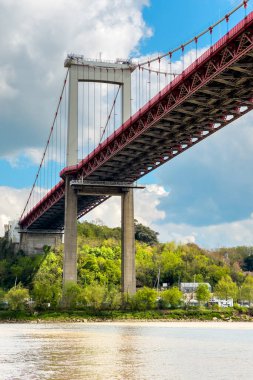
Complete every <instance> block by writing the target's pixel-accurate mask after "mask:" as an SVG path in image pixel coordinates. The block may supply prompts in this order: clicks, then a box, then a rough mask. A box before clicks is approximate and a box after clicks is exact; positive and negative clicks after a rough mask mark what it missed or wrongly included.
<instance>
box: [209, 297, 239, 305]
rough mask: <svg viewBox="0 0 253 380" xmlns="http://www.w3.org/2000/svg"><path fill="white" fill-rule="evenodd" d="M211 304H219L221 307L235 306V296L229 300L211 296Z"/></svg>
mask: <svg viewBox="0 0 253 380" xmlns="http://www.w3.org/2000/svg"><path fill="white" fill-rule="evenodd" d="M209 304H210V305H218V306H220V307H233V306H234V300H233V298H228V299H227V300H221V299H219V298H215V297H213V298H211V299H210V301H209Z"/></svg>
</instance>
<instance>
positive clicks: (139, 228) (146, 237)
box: [134, 220, 159, 245]
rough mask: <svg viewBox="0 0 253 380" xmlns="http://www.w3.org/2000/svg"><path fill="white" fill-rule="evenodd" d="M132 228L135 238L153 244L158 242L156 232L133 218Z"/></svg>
mask: <svg viewBox="0 0 253 380" xmlns="http://www.w3.org/2000/svg"><path fill="white" fill-rule="evenodd" d="M134 228H135V239H136V240H138V241H140V242H142V243H146V244H150V245H155V244H157V243H158V238H157V236H158V235H159V233H158V232H155V231H153V230H152V229H151V228H149V227H147V226H144V225H143V224H141V223H138V222H137V220H135V223H134Z"/></svg>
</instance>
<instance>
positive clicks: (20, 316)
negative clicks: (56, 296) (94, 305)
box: [0, 309, 253, 323]
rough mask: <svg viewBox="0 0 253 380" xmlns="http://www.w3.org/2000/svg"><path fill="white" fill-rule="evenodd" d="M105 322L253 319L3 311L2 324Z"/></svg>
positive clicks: (240, 316) (228, 314)
mask: <svg viewBox="0 0 253 380" xmlns="http://www.w3.org/2000/svg"><path fill="white" fill-rule="evenodd" d="M101 321H189V322H191V321H194V322H197V321H202V322H203V321H207V322H208V321H213V322H253V316H252V315H249V314H246V313H242V312H239V311H238V310H234V309H225V310H222V311H214V310H208V309H203V310H182V309H177V310H150V311H131V312H130V311H118V310H114V311H97V312H94V311H92V312H91V311H89V312H88V311H83V310H74V311H62V310H57V311H40V312H25V311H9V310H2V311H0V323H6V322H10V323H15V322H19V323H20V322H21V323H22V322H31V323H40V322H42V323H44V322H57V323H58V322H101Z"/></svg>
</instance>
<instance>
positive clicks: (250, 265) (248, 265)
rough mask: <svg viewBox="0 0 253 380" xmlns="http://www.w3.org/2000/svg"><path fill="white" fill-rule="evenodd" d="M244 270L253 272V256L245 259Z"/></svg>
mask: <svg viewBox="0 0 253 380" xmlns="http://www.w3.org/2000/svg"><path fill="white" fill-rule="evenodd" d="M243 269H244V270H245V271H249V272H252V271H253V255H252V254H251V255H249V256H247V257H245V259H244V261H243Z"/></svg>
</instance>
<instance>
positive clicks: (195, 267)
mask: <svg viewBox="0 0 253 380" xmlns="http://www.w3.org/2000/svg"><path fill="white" fill-rule="evenodd" d="M135 228H136V275H137V288H138V289H139V290H138V292H137V294H136V295H135V296H134V297H130V298H129V297H127V298H126V299H123V300H122V297H121V294H120V272H121V247H120V238H121V230H120V228H109V227H107V226H104V225H101V223H100V224H99V223H95V224H94V223H88V222H84V223H79V224H78V284H73V283H69V284H67V285H66V287H65V288H64V289H63V290H62V257H63V254H62V252H63V247H59V248H57V249H55V250H51V249H48V248H45V251H44V252H42V253H41V254H40V255H34V256H26V255H25V254H24V253H23V252H22V251H20V252H17V253H15V252H14V250H13V247H12V246H11V244H9V243H8V242H7V241H6V240H5V239H3V238H2V239H0V304H3V302H5V301H7V302H8V305H9V307H10V308H12V309H22V308H23V306H24V304H25V303H26V304H27V305H29V307H30V308H33V307H36V308H37V309H46V308H49V307H50V308H53V309H55V308H58V307H61V308H65V309H69V308H70V309H78V308H86V309H92V310H101V309H105V310H110V309H114V310H115V309H118V308H120V307H123V308H125V309H129V310H147V309H154V308H157V307H162V308H164V307H165V308H175V307H178V306H180V305H181V304H182V298H183V296H182V293H181V292H180V290H179V289H178V285H179V283H180V282H192V281H193V280H194V281H195V282H199V283H203V282H209V283H210V285H211V286H212V289H213V291H214V294H215V295H216V296H219V297H221V298H224V299H227V298H230V297H232V298H234V299H235V300H237V299H239V300H242V301H245V302H249V303H250V302H252V301H253V277H251V275H250V274H249V271H250V270H251V267H250V259H251V257H252V252H253V248H252V247H236V248H229V249H225V248H222V249H219V250H216V251H206V250H203V249H201V248H199V247H198V246H197V245H195V244H186V245H180V244H175V243H173V242H171V243H159V242H158V241H157V235H158V234H157V233H156V232H155V231H152V230H151V229H150V228H148V227H145V226H143V225H141V224H139V223H138V222H137V221H136V222H135ZM244 270H247V271H248V272H247V273H246V272H244ZM163 283H166V284H167V286H168V290H164V291H162V292H160V293H159V295H158V294H157V291H156V290H154V287H156V288H160V286H161V285H162V284H163ZM196 297H197V299H198V300H199V302H200V304H204V303H206V302H207V301H208V299H209V298H210V292H209V290H208V289H207V287H206V286H200V287H199V289H198V290H197V293H196ZM29 299H30V301H29ZM31 299H32V301H31ZM20 300H21V301H20ZM19 301H20V302H19ZM122 302H123V303H122Z"/></svg>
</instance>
